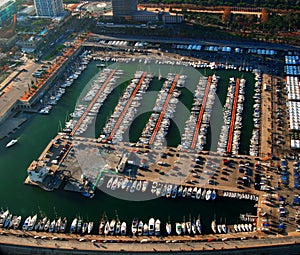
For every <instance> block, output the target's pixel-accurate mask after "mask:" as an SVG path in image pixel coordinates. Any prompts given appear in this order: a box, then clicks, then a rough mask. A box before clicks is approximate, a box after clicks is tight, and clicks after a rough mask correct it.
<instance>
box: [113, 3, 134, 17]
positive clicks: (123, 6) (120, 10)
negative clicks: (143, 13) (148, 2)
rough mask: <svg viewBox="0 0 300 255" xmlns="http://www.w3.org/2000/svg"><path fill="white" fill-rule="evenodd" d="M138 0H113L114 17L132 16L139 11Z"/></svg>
mask: <svg viewBox="0 0 300 255" xmlns="http://www.w3.org/2000/svg"><path fill="white" fill-rule="evenodd" d="M137 6H138V1H137V0H126V1H124V0H112V9H113V17H114V18H132V16H133V15H134V14H135V13H136V12H137Z"/></svg>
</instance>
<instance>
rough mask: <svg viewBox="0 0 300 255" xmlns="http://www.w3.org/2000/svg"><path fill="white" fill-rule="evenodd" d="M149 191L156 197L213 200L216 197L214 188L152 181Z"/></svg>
mask: <svg viewBox="0 0 300 255" xmlns="http://www.w3.org/2000/svg"><path fill="white" fill-rule="evenodd" d="M151 193H152V194H155V195H156V196H157V197H164V196H165V197H167V198H169V197H171V198H176V197H183V198H185V197H186V198H195V199H202V200H215V199H216V197H217V192H216V190H210V189H204V188H198V187H192V186H182V185H180V186H178V185H176V184H174V185H173V184H169V183H160V182H153V183H152V187H151Z"/></svg>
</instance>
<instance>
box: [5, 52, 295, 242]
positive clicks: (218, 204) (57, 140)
mask: <svg viewBox="0 0 300 255" xmlns="http://www.w3.org/2000/svg"><path fill="white" fill-rule="evenodd" d="M89 59H92V58H91V57H89ZM109 60H110V61H112V59H109ZM126 61H128V62H130V63H132V64H134V65H133V67H132V68H131V67H129V68H128V69H126V68H124V66H125V65H127V64H129V63H128V62H126ZM151 61H153V62H156V63H157V64H158V65H160V67H159V68H158V69H156V70H154V69H151V68H149V67H142V64H141V63H143V62H144V63H145V65H149V63H151ZM113 62H116V63H117V65H112V66H110V67H107V63H106V62H100V64H99V62H93V61H91V62H90V64H87V65H86V68H85V70H84V72H82V74H79V73H78V74H77V75H78V77H77V78H75V77H74V78H75V79H74V81H73V83H72V86H66V87H65V88H64V89H65V92H66V93H65V95H64V97H63V98H64V100H60V101H57V103H56V104H54V105H53V107H52V110H51V113H50V112H49V114H47V115H44V114H42V115H40V116H38V117H37V116H35V117H34V119H33V120H32V123H31V122H29V123H26V125H28V127H30V130H28V131H27V132H29V133H32V130H33V127H32V125H34V124H35V123H36V131H35V132H36V134H39V135H40V136H41V137H44V138H43V139H44V140H43V139H42V140H43V141H44V142H43V143H44V145H45V144H47V142H48V141H49V140H51V142H50V143H49V144H48V145H47V146H46V149H44V148H43V146H40V147H38V148H36V149H35V150H34V153H33V152H32V153H31V154H32V156H31V157H30V158H32V159H34V158H37V160H35V161H34V162H32V164H30V162H28V161H27V162H26V163H27V164H28V165H29V164H30V167H29V168H28V171H27V173H28V175H29V177H28V178H29V179H28V178H27V179H26V183H27V184H32V185H35V186H40V187H41V188H43V189H45V190H48V191H50V190H51V191H55V192H44V191H42V190H41V191H39V192H37V195H35V196H37V197H38V198H37V200H36V201H37V204H38V205H39V206H38V207H39V208H36V207H37V206H36V203H33V202H32V201H28V202H27V203H26V205H24V206H23V208H24V210H22V212H21V213H20V216H19V215H12V216H10V213H9V212H7V213H6V211H7V210H3V211H2V212H1V213H2V214H1V215H3V217H2V216H1V218H3V219H4V218H5V220H3V221H4V223H3V224H4V225H3V231H4V232H5V233H7V234H10V235H21V236H24V235H25V236H26V235H29V236H32V237H33V238H35V239H43V240H50V239H52V238H55V239H63V240H76V241H79V242H91V243H94V242H98V241H97V240H99V241H100V240H101V242H102V241H103V242H107V241H109V240H113V242H129V243H130V242H141V243H144V242H149V241H151V242H157V243H159V242H165V243H168V242H172V240H175V242H188V241H195V242H198V241H203V242H205V241H207V240H210V239H211V240H213V241H214V242H215V241H217V240H223V239H224V240H228V238H230V239H231V240H241V239H242V240H243V239H244V238H247V239H252V238H264V237H266V234H268V233H270V232H271V233H282V232H281V231H282V229H284V230H285V229H288V230H289V231H296V230H297V226H296V224H292V225H288V224H285V222H284V221H283V220H282V219H283V218H285V217H286V216H285V212H286V205H281V206H279V207H278V208H279V213H277V212H275V210H273V211H270V210H269V206H270V205H271V206H274V207H275V206H276V207H277V204H278V203H281V202H280V201H279V197H277V198H275V199H273V200H272V199H269V198H265V197H264V196H263V195H265V192H268V191H270V190H271V185H270V183H268V182H266V181H264V180H260V181H258V180H257V174H258V173H259V172H261V171H262V170H261V169H263V171H267V166H266V165H264V161H262V162H261V161H260V158H257V156H258V155H259V154H260V148H259V142H257V141H259V139H260V138H259V132H260V121H259V120H260V111H256V110H258V109H260V93H261V78H260V74H259V72H258V71H257V70H254V71H253V74H252V73H243V75H240V74H237V73H228V74H226V75H225V76H224V73H227V72H228V70H222V69H220V70H217V69H216V70H215V69H214V68H212V69H211V68H208V69H209V70H205V72H204V73H205V75H203V74H200V75H199V76H200V77H194V78H193V79H192V78H191V77H190V76H189V74H188V73H186V72H184V71H183V70H182V69H183V67H184V66H193V65H196V66H197V64H196V63H192V62H183V61H177V62H176V61H174V62H173V64H172V62H170V63H164V62H163V60H146V59H145V60H144V59H143V60H142V61H141V59H136V61H133V60H132V59H131V60H128V59H127V60H124V59H118V58H116V59H114V60H113ZM159 63H160V64H159ZM136 64H137V65H138V68H137V67H136ZM129 66H130V65H129ZM174 66H175V67H176V66H178V69H177V70H176V68H174ZM200 68H203V67H200ZM137 69H138V71H137ZM224 69H225V68H224ZM91 70H93V72H92V74H90V73H91ZM230 72H231V71H230ZM87 74H89V77H93V78H87V80H86V81H85V82H82V79H83V77H84V76H85V75H87ZM68 77H70V76H68ZM123 77H126V82H125V83H124V80H125V79H124V78H123ZM231 77H234V78H233V81H232V80H231ZM251 79H252V80H251ZM231 81H232V82H231ZM119 82H120V83H121V84H122V89H119V90H117V89H116V87H117V86H118V83H119ZM228 82H229V84H230V85H229V86H228ZM154 83H157V84H159V86H157V87H156V92H157V97H156V98H153V101H152V102H153V104H149V107H150V109H152V111H151V112H150V113H149V115H148V116H149V118H145V120H144V122H141V123H139V124H140V127H139V129H140V130H142V132H141V135H140V136H139V138H138V142H137V143H132V142H131V141H130V139H129V141H126V140H125V141H124V137H125V138H126V135H125V134H126V132H128V129H129V127H130V124H131V122H132V121H133V120H134V118H136V116H137V115H138V111H139V108H141V107H142V104H143V101H144V100H145V98H146V97H147V93H148V92H149V89H151V88H153V86H154V85H153V84H154ZM82 84H84V85H85V84H89V85H88V86H87V87H86V88H84V86H83V85H82ZM246 84H247V85H246ZM248 84H250V85H249V86H248ZM251 84H252V85H251ZM78 86H80V88H81V89H80V90H79V89H78ZM251 86H252V89H253V90H255V93H253V94H250V95H247V93H246V92H247V89H251ZM59 91H60V92H62V91H63V90H59ZM81 91H82V93H81ZM187 91H190V92H191V93H190V96H189V99H188V100H187V101H188V102H185V103H184V106H186V107H187V109H188V112H189V114H187V115H184V116H183V114H182V111H181V109H182V108H180V107H182V106H181V105H180V103H179V102H181V101H182V100H183V101H184V100H186V98H187V97H186V95H187ZM72 92H73V93H75V92H76V93H77V94H76V100H74V99H73V101H72V102H73V104H72V108H68V109H65V110H64V111H62V109H64V107H65V104H66V103H67V102H68V100H71V97H70V98H69V97H68V96H69V93H71V94H72ZM224 92H225V93H224ZM80 93H81V95H79V94H80ZM216 94H217V95H223V97H221V98H219V100H220V104H221V105H222V107H224V111H223V112H222V115H223V116H222V117H224V123H225V124H226V128H225V129H224V130H225V131H224V130H223V128H222V125H220V124H219V126H216V129H217V131H216V133H218V137H220V140H221V138H222V140H221V141H222V150H219V146H217V143H218V141H215V145H213V144H211V141H212V138H211V135H210V132H211V131H210V129H211V128H212V127H215V126H213V125H214V121H215V119H214V118H215V116H216V108H215V104H216V102H217V97H216ZM226 94H227V95H226ZM73 96H74V95H73ZM113 97H114V101H113V102H112V101H111V100H112V98H113ZM74 98H75V97H74ZM77 98H78V99H77ZM183 98H184V99H183ZM249 98H251V99H252V100H253V101H254V100H256V101H254V104H251V103H250V104H249ZM65 100H66V102H64V101H65ZM247 100H248V105H247V107H246V106H245V105H246V104H247ZM75 101H76V102H75ZM69 102H70V101H69ZM109 102H110V103H111V107H110V108H111V110H110V111H109V113H108V114H107V115H106V116H103V115H101V114H102V113H103V111H104V110H105V109H106V107H107V108H108V106H107V104H108V103H109ZM68 104H69V103H68ZM245 108H246V109H245ZM247 108H248V109H249V108H250V109H251V110H250V115H249V111H248V109H247ZM70 113H71V114H70ZM99 113H100V118H99ZM247 114H248V115H247ZM56 115H59V116H60V117H59V119H58V118H57V117H56ZM179 115H182V118H181V120H180V121H179V122H176V124H178V127H179V129H180V130H181V131H182V134H183V135H182V136H181V137H180V138H179V139H178V138H175V139H178V141H179V142H178V143H177V146H163V145H164V140H165V139H166V140H168V139H169V137H170V136H171V135H173V132H174V131H173V129H174V126H173V124H172V121H173V120H174V119H175V120H176V118H177V117H178V116H179ZM66 116H67V118H66ZM225 116H226V117H227V118H225ZM249 116H251V119H252V120H253V129H252V128H251V122H252V120H251V121H249V122H250V125H245V124H244V123H245V120H247V121H248V119H249ZM43 118H48V119H49V118H50V119H53V120H54V121H53V122H54V123H52V125H51V130H52V131H51V132H50V133H49V132H46V130H47V129H48V128H49V127H47V128H46V127H43V128H40V126H41V125H40V123H42V121H43ZM59 122H62V123H64V122H65V126H64V128H59V130H57V123H59ZM99 123H100V124H99ZM224 123H221V124H224ZM62 126H63V125H62ZM130 128H131V127H130ZM91 129H92V131H94V132H92V133H91V132H90V131H91ZM29 133H28V134H29ZM46 134H47V135H46ZM90 134H94V136H90ZM95 134H96V135H95ZM98 134H99V135H98ZM245 134H247V136H246V137H248V138H247V142H246V143H248V145H245ZM251 134H252V138H251ZM16 135H17V136H19V134H18V133H17V134H16ZM29 138H30V136H29V135H28V136H27V138H26V130H25V133H24V134H23V135H22V136H21V137H20V138H18V141H19V142H18V146H14V147H12V148H11V149H10V150H11V151H12V152H14V151H15V152H18V150H19V149H24V146H25V145H26V146H28V143H29V144H30V143H33V141H31V140H30V139H29ZM216 140H217V139H216ZM5 142H6V141H5ZM223 144H224V146H223ZM207 146H210V147H211V151H210V152H209V153H208V151H207V148H208V147H207ZM247 147H248V150H247V149H246V150H245V149H244V148H247ZM249 149H250V150H249ZM42 150H43V152H42V154H41V153H40V152H41V151H42ZM84 151H86V152H85V153H83V152H84ZM241 151H242V152H243V151H246V153H245V154H243V153H242V154H241V153H240V152H241ZM28 153H30V152H28ZM81 153H83V154H81ZM248 153H249V154H250V155H247V154H248ZM33 154H35V155H33ZM79 155H80V156H79ZM93 155H95V158H96V157H99V156H101V160H100V161H101V162H100V161H99V160H97V159H95V158H94V157H93ZM82 160H83V161H82ZM102 161H103V162H102ZM28 165H27V166H28ZM23 166H24V164H23ZM10 167H11V166H8V169H9V168H10ZM270 167H273V166H272V165H271V166H270ZM25 168H26V167H25ZM297 173H298V170H295V176H297ZM282 175H283V174H282ZM266 178H267V177H266ZM276 178H277V177H276ZM28 180H29V181H28ZM274 180H275V178H274ZM257 182H258V183H259V184H260V186H259V187H257V186H256V183H257ZM254 183H255V185H254ZM25 187H27V188H28V186H27V185H26V186H25ZM24 190H26V189H24ZM33 190H34V191H33ZM36 191H37V190H36V189H35V188H33V189H32V191H31V188H29V191H25V193H26V192H36ZM66 191H73V192H74V191H76V192H78V193H79V194H78V195H77V194H74V193H73V192H66ZM273 191H275V190H273ZM275 192H276V191H275ZM82 195H84V196H82ZM86 197H90V198H92V199H89V198H86ZM45 198H48V201H49V203H45V202H43V201H44V200H45ZM3 201H4V205H3V206H4V208H12V211H18V210H16V209H15V208H14V204H13V203H11V202H10V201H6V200H3ZM138 201H143V202H142V204H141V203H139V202H138ZM175 201H176V202H175ZM295 201H296V203H297V199H296V200H295ZM78 202H79V203H81V204H82V205H84V207H83V208H78V207H76V205H77V204H78ZM28 203H29V206H28ZM95 203H98V204H100V206H99V208H97V209H95V206H94V205H95ZM197 203H199V205H200V206H198V205H197ZM62 204H63V207H61V205H62ZM178 204H180V208H178ZM104 205H105V206H104ZM74 206H75V207H76V208H78V209H77V210H76V211H74V210H73V209H72V208H74ZM40 207H41V208H40ZM66 207H68V208H69V209H67V208H66ZM27 208H30V209H29V210H28V209H27ZM132 208H134V210H132ZM232 208H234V209H232ZM40 209H41V210H42V211H43V212H41V211H40ZM115 210H118V213H116V211H115ZM37 211H39V213H34V212H37ZM45 212H46V213H45ZM294 213H295V219H296V222H297V221H298V218H297V217H298V216H296V215H298V214H296V212H294V211H293V212H292V211H291V215H294ZM28 215H30V216H28ZM60 215H61V216H60ZM248 215H251V216H248ZM20 217H21V218H22V219H23V221H21V219H20ZM269 218H272V220H269ZM12 219H14V221H13V220H12ZM18 219H19V220H18ZM12 221H13V222H14V223H11V222H12ZM16 222H19V223H18V224H19V225H18V226H17V224H15V223H16ZM296 222H295V223H296ZM13 226H16V227H15V228H16V229H15V232H14V230H12V228H13ZM23 228H24V229H23ZM21 229H23V231H22V230H21ZM20 231H22V232H20ZM27 233H29V234H27ZM94 240H96V241H94Z"/></svg>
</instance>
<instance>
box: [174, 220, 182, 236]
mask: <svg viewBox="0 0 300 255" xmlns="http://www.w3.org/2000/svg"><path fill="white" fill-rule="evenodd" d="M175 227H176V233H177V235H181V232H182V231H181V223H179V222H176V224H175Z"/></svg>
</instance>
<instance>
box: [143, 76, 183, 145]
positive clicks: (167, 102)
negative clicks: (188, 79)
mask: <svg viewBox="0 0 300 255" xmlns="http://www.w3.org/2000/svg"><path fill="white" fill-rule="evenodd" d="M178 78H179V75H178V74H176V75H175V77H174V80H173V83H172V85H171V87H170V90H169V93H168V96H167V98H166V100H165V103H164V105H163V108H162V110H161V112H160V115H159V117H158V120H157V122H156V125H155V128H154V131H153V133H152V135H151V138H150V141H149V144H152V143H153V142H154V139H155V136H156V134H157V132H158V129H159V126H160V123H161V121H162V119H163V117H164V115H165V111H166V109H167V106H168V104H169V101H170V99H171V97H172V94H173V91H174V89H175V86H176V84H177V81H178Z"/></svg>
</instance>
